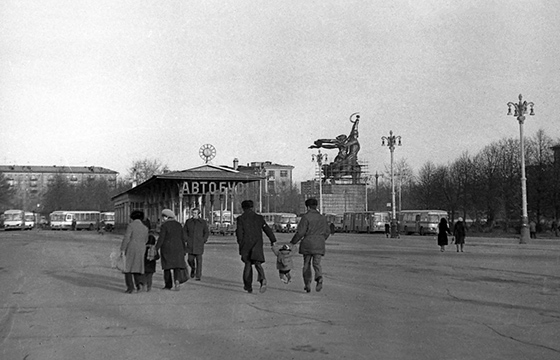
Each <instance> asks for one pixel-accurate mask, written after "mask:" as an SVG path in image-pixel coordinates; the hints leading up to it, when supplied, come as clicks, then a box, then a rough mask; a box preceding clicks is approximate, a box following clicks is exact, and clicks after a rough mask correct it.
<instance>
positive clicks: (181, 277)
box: [177, 269, 189, 284]
mask: <svg viewBox="0 0 560 360" xmlns="http://www.w3.org/2000/svg"><path fill="white" fill-rule="evenodd" d="M188 279H189V274H188V273H187V269H179V270H178V271H177V281H179V284H182V283H185V282H187V280H188Z"/></svg>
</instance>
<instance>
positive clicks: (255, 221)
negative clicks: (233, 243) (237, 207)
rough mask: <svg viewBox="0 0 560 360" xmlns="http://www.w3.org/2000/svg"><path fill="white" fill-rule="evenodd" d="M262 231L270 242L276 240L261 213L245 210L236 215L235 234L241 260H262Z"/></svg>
mask: <svg viewBox="0 0 560 360" xmlns="http://www.w3.org/2000/svg"><path fill="white" fill-rule="evenodd" d="M263 231H264V233H265V234H266V236H267V237H268V238H269V239H270V242H271V243H275V242H276V237H275V236H274V233H273V232H272V230H271V229H270V227H269V226H268V225H267V224H266V221H265V220H264V218H263V217H262V216H261V215H259V214H257V213H255V212H254V211H253V210H245V211H244V212H243V214H241V215H240V216H239V217H237V229H236V230H235V235H236V237H237V243H238V244H239V255H241V260H242V261H244V262H245V261H259V262H264V251H263V237H262V233H263Z"/></svg>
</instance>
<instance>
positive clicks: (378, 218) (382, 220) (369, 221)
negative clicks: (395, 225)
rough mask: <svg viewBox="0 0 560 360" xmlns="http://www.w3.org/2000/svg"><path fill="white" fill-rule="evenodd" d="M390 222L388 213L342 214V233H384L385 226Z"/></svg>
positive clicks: (360, 212)
mask: <svg viewBox="0 0 560 360" xmlns="http://www.w3.org/2000/svg"><path fill="white" fill-rule="evenodd" d="M390 222H391V218H390V216H389V213H388V212H375V211H358V212H346V213H344V216H343V220H342V227H343V230H344V232H367V233H373V232H385V224H388V223H390Z"/></svg>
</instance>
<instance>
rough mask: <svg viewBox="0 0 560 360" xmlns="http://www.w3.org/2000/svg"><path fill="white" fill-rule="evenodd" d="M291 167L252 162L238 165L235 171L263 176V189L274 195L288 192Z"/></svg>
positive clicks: (290, 183)
mask: <svg viewBox="0 0 560 360" xmlns="http://www.w3.org/2000/svg"><path fill="white" fill-rule="evenodd" d="M293 169H294V167H293V166H291V165H280V164H273V163H272V162H270V161H264V162H252V163H249V164H247V166H243V165H238V166H237V170H239V171H241V172H246V173H251V174H255V175H260V176H265V177H266V179H265V180H263V185H264V189H265V191H266V192H267V193H271V194H275V193H280V192H282V191H286V190H289V189H290V188H291V187H292V170H293Z"/></svg>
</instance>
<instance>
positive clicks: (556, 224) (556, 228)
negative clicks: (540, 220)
mask: <svg viewBox="0 0 560 360" xmlns="http://www.w3.org/2000/svg"><path fill="white" fill-rule="evenodd" d="M552 233H553V234H554V236H556V237H558V223H557V222H556V220H552Z"/></svg>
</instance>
